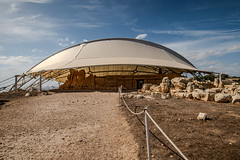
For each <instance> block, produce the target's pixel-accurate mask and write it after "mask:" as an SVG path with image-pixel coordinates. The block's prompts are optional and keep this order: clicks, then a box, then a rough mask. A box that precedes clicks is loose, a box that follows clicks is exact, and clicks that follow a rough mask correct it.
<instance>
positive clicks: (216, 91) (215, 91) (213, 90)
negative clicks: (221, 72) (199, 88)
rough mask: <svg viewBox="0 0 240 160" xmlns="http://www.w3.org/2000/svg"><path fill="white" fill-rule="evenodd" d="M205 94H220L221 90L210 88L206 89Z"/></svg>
mask: <svg viewBox="0 0 240 160" xmlns="http://www.w3.org/2000/svg"><path fill="white" fill-rule="evenodd" d="M205 92H207V93H221V92H222V88H210V89H206V90H205Z"/></svg>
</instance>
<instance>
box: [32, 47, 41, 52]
mask: <svg viewBox="0 0 240 160" xmlns="http://www.w3.org/2000/svg"><path fill="white" fill-rule="evenodd" d="M32 52H33V53H36V52H39V53H41V52H43V51H42V50H40V49H37V48H33V49H32Z"/></svg>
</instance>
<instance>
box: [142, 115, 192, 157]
mask: <svg viewBox="0 0 240 160" xmlns="http://www.w3.org/2000/svg"><path fill="white" fill-rule="evenodd" d="M145 114H147V116H148V117H149V118H150V120H151V121H152V122H153V124H155V126H156V127H157V128H158V129H159V131H160V132H161V133H162V134H163V135H164V136H165V138H166V139H167V140H168V141H169V142H170V143H171V144H172V146H173V147H174V148H175V149H176V150H177V151H178V153H180V155H181V156H182V157H183V159H184V160H188V158H187V157H186V156H185V155H184V154H183V153H182V152H181V151H180V149H179V148H178V147H177V146H176V145H175V144H174V143H173V141H172V140H171V139H170V138H169V137H168V136H167V135H166V133H164V132H163V130H162V129H161V128H160V127H159V125H158V124H157V123H156V122H155V121H154V119H153V118H152V117H151V116H150V115H149V113H148V112H147V111H145Z"/></svg>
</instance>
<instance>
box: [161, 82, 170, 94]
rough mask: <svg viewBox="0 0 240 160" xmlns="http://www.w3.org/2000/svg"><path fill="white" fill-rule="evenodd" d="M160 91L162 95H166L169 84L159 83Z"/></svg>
mask: <svg viewBox="0 0 240 160" xmlns="http://www.w3.org/2000/svg"><path fill="white" fill-rule="evenodd" d="M160 90H161V92H163V93H168V92H169V84H168V83H161V84H160Z"/></svg>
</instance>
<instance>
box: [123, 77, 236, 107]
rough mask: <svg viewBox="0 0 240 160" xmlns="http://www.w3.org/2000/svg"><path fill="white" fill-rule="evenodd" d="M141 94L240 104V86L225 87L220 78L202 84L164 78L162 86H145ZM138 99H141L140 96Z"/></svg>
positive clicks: (187, 80)
mask: <svg viewBox="0 0 240 160" xmlns="http://www.w3.org/2000/svg"><path fill="white" fill-rule="evenodd" d="M140 92H141V93H144V94H146V93H149V94H151V95H154V94H161V98H163V99H167V98H170V97H171V96H174V97H178V98H188V99H196V100H203V101H215V102H219V103H233V104H235V103H238V104H240V85H239V84H238V83H232V84H231V85H225V86H224V85H223V84H222V82H219V79H218V78H215V80H214V82H211V81H210V80H207V81H203V82H200V81H197V80H194V79H193V78H186V77H176V78H173V79H172V80H170V79H169V78H168V77H164V78H163V80H162V83H160V85H152V84H144V85H143V87H142V89H141V90H140ZM126 96H128V98H131V97H133V95H131V94H130V95H126ZM136 98H140V96H138V97H136ZM141 98H143V96H141Z"/></svg>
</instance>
